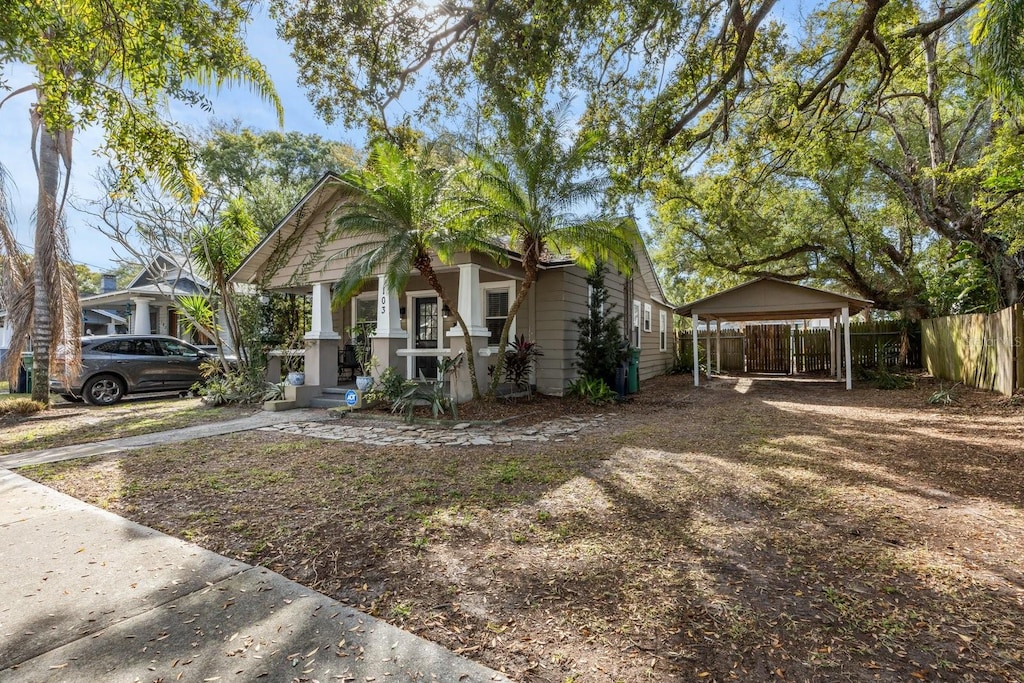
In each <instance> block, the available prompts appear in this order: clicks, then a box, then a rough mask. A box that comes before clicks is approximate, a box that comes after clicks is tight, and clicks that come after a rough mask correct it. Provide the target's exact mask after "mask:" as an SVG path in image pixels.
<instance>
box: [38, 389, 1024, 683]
mask: <svg viewBox="0 0 1024 683" xmlns="http://www.w3.org/2000/svg"><path fill="white" fill-rule="evenodd" d="M935 389H936V387H935V386H934V385H932V384H931V383H930V382H927V381H924V382H921V383H919V386H918V387H917V388H913V389H907V390H902V391H880V390H876V389H872V388H869V387H867V386H858V387H857V388H855V390H854V391H852V392H846V391H843V390H841V389H840V388H839V387H837V386H836V385H834V384H824V383H814V382H794V381H783V380H770V379H753V380H752V379H750V378H738V379H737V378H721V379H716V380H713V381H712V382H711V383H710V385H709V386H702V387H701V388H700V389H699V390H694V389H693V387H692V386H691V379H690V377H689V376H679V377H666V378H659V379H657V380H653V381H650V382H645V383H644V386H643V392H642V393H641V395H640V396H639V397H638V398H637V399H636V400H635V401H633V402H632V403H630V404H628V405H624V406H620V407H616V408H611V409H608V408H605V409H591V408H589V407H584V408H580V407H576V408H574V410H576V411H580V412H584V413H587V412H591V413H592V412H601V411H602V410H603V411H604V412H609V411H614V412H615V415H613V416H611V417H609V418H607V421H606V423H605V426H604V427H602V428H600V429H598V430H594V431H593V433H591V434H589V435H587V436H585V437H584V438H582V439H581V440H579V441H577V442H559V443H538V444H536V445H533V446H529V447H521V446H517V447H516V449H515V450H512V449H510V448H508V447H496V446H489V447H488V446H483V447H473V448H460V449H455V448H449V449H437V450H432V451H424V450H420V449H418V448H415V447H410V448H404V449H394V448H391V449H388V448H373V447H363V446H360V447H356V446H353V445H351V444H346V443H343V442H336V441H332V442H327V441H319V440H315V439H311V438H308V437H295V436H288V435H282V434H275V433H269V432H254V433H248V434H243V435H235V436H231V437H222V438H218V439H207V440H205V441H203V442H201V443H198V442H196V443H193V444H191V446H189V445H187V444H186V445H184V446H183V445H181V444H176V445H175V446H174V447H173V448H169V447H168V448H155V449H151V450H148V451H144V452H133V453H131V454H130V455H128V456H127V457H123V458H113V459H104V460H94V461H91V462H87V463H81V462H79V463H74V464H64V465H59V466H47V467H40V468H34V469H33V470H31V471H23V473H24V474H27V475H29V476H31V477H33V478H36V479H38V480H40V481H44V482H45V483H48V484H50V485H51V486H54V487H56V488H59V489H61V490H64V491H67V492H69V493H71V494H72V495H76V496H78V497H80V498H83V499H85V500H88V501H90V502H94V503H98V504H102V505H105V506H106V507H108V508H110V509H111V510H114V511H116V512H118V513H120V514H123V515H125V516H127V517H130V518H131V519H134V520H137V521H139V522H141V523H143V524H147V525H149V526H153V527H155V528H158V529H161V530H163V531H166V532H167V533H170V534H174V535H177V536H180V537H182V538H187V539H190V540H193V541H195V542H197V543H199V544H201V545H203V546H205V547H207V548H211V549H213V550H216V551H218V552H222V553H225V554H228V555H232V556H236V557H239V558H241V559H243V560H245V561H247V562H251V563H260V564H263V565H266V566H269V567H271V568H273V569H275V570H277V571H279V572H281V573H283V574H285V575H287V576H289V577H291V578H294V579H295V580H297V581H300V582H302V583H304V584H306V585H308V586H310V587H313V588H316V589H317V590H320V591H323V592H325V593H327V594H329V595H332V596H335V597H336V598H338V599H340V600H343V601H345V602H347V603H349V604H351V605H353V606H356V607H359V608H361V609H364V610H367V611H369V612H371V613H373V614H376V615H378V616H380V617H382V618H384V619H386V620H388V621H390V622H392V623H395V624H398V625H400V626H402V627H403V628H406V629H409V630H412V631H415V632H417V633H419V634H421V635H423V636H424V637H426V638H429V639H431V640H434V641H437V642H439V643H441V644H443V645H445V646H446V647H449V648H451V649H453V650H455V651H457V652H461V653H463V654H465V655H466V656H468V657H471V658H473V659H476V660H478V661H480V662H482V663H484V664H487V665H489V666H492V667H494V668H497V669H501V670H503V671H505V672H506V673H508V674H509V675H510V676H511V677H513V678H514V679H517V680H522V681H544V682H547V681H550V682H558V683H565V682H567V681H576V682H579V681H609V682H611V681H695V680H701V681H704V680H707V681H712V680H714V681H725V680H740V681H765V680H794V681H873V680H881V681H893V680H901V681H910V680H949V681H1004V680H1005V681H1024V662H1022V656H1024V566H1022V563H1024V478H1022V474H1024V447H1022V445H1024V408H1022V407H1020V406H1019V405H1014V403H1013V402H1010V401H1007V400H1005V399H1002V398H1000V397H998V396H992V395H987V394H981V393H976V392H966V391H965V392H960V400H959V402H958V403H957V404H954V405H951V406H935V405H930V404H929V403H928V402H927V400H926V399H927V398H928V397H929V396H930V395H931V394H932V393H933V392H934V391H935ZM560 403H561V402H558V401H555V402H547V403H545V402H544V401H541V402H539V403H537V404H535V405H534V406H533V407H531V406H530V404H518V405H517V406H515V407H513V408H510V410H512V411H519V412H520V414H522V413H528V414H532V415H534V417H532V418H531V417H529V416H527V417H524V418H521V419H520V420H519V421H518V422H517V424H519V425H522V424H523V423H525V422H529V421H531V420H539V419H547V418H548V417H549V416H551V415H553V414H557V413H558V412H559V409H558V408H557V406H558V405H559V404H560Z"/></svg>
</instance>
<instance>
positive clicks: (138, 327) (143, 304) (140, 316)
mask: <svg viewBox="0 0 1024 683" xmlns="http://www.w3.org/2000/svg"><path fill="white" fill-rule="evenodd" d="M152 300H153V299H151V298H149V297H148V296H136V297H132V303H133V304H135V310H134V311H132V315H134V316H135V317H134V318H132V333H133V334H152V333H153V330H152V328H151V327H150V324H149V303H150V302H151V301H152Z"/></svg>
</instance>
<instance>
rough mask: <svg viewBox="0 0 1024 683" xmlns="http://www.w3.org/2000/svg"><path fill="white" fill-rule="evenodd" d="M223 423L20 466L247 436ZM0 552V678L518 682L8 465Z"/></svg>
mask: <svg viewBox="0 0 1024 683" xmlns="http://www.w3.org/2000/svg"><path fill="white" fill-rule="evenodd" d="M267 415H268V416H272V415H273V413H268V414H267ZM260 417H262V415H261V416H260ZM289 419H292V418H289ZM233 422H234V423H235V424H236V426H237V424H238V422H239V421H237V420H236V421H233ZM225 424H230V423H225ZM224 426H225V425H208V426H205V427H204V428H190V429H189V430H184V429H183V430H179V431H177V432H173V433H163V434H156V435H148V436H146V437H132V438H131V439H118V440H116V441H113V440H112V441H110V442H106V443H105V444H104V445H102V446H100V445H98V444H91V446H97V449H90V448H87V447H76V448H78V450H77V451H73V452H69V451H68V450H67V449H54V450H53V451H50V452H46V451H42V452H35V453H24V454H20V456H21V457H19V460H20V462H21V464H30V463H35V462H52V461H54V460H63V459H69V458H73V457H83V456H85V455H96V454H100V453H106V452H111V451H116V450H123V449H124V448H137V447H141V446H144V445H149V444H150V443H168V442H169V441H182V440H185V439H191V438H197V437H199V436H203V435H207V434H222V433H228V432H229V431H238V429H229V430H224V429H223V428H224ZM218 427H220V428H221V429H220V430H217V428H218ZM246 428H249V429H251V428H252V426H248V427H246ZM197 430H198V431H201V432H202V433H197ZM147 439H148V440H149V441H145V440H147ZM125 442H131V443H132V444H133V445H130V446H126V445H123V444H124V443H125ZM108 449H109V450H108ZM57 451H63V452H57ZM0 462H2V463H3V464H4V465H8V460H7V459H5V460H3V461H0ZM0 547H2V548H3V552H2V554H0V683H3V682H6V681H33V682H35V681H68V682H72V681H74V682H77V681H112V682H121V681H124V682H125V683H128V682H129V681H167V682H170V681H195V682H197V683H198V682H200V681H240V682H241V681H275V682H276V681H321V682H325V681H360V682H363V681H378V682H381V683H386V682H388V681H507V680H508V679H507V678H505V677H504V676H503V675H501V674H498V673H497V672H494V671H492V670H490V669H487V668H486V667H483V666H481V665H479V664H476V663H475V662H472V661H470V660H467V659H465V658H462V657H459V656H457V655H455V654H454V653H452V652H449V651H448V650H446V649H444V648H443V647H441V646H439V645H436V644H434V643H431V642H429V641H426V640H423V639H422V638H419V637H418V636H415V635H413V634H411V633H407V632H405V631H402V630H400V629H398V628H395V627H394V626H390V625H388V624H386V623H384V622H382V621H380V620H378V619H375V618H373V617H370V616H368V615H366V614H363V613H361V612H357V611H356V610H353V609H352V608H350V607H347V606H345V605H342V604H341V603H339V602H337V601H335V600H332V599H330V598H328V597H327V596H325V595H322V594H320V593H317V592H316V591H313V590H309V589H307V588H304V587H303V586H300V585H299V584H297V583H294V582H293V581H289V580H288V579H286V578H284V577H283V576H281V575H279V574H276V573H274V572H272V571H270V570H268V569H264V568H262V567H252V566H250V565H247V564H245V563H243V562H239V561H236V560H231V559H229V558H226V557H223V556H221V555H218V554H216V553H213V552H210V551H208V550H204V549H203V548H200V547H199V546H196V545H194V544H191V543H186V542H184V541H180V540H178V539H175V538H171V537H170V536H167V535H164V534H162V533H159V532H157V531H154V530H153V529H150V528H147V527H144V526H141V525H139V524H136V523H134V522H131V521H128V520H126V519H123V518H121V517H118V516H117V515H114V514H111V513H109V512H106V511H104V510H100V509H99V508H96V507H93V506H91V505H87V504H85V503H83V502H81V501H79V500H76V499H74V498H71V497H70V496H66V495H64V494H62V493H58V492H57V491H54V490H52V489H50V488H48V487H46V486H43V485H41V484H37V483H35V482H33V481H30V480H28V479H25V478H24V477H21V476H19V475H17V474H14V473H12V472H10V471H9V470H5V469H2V468H0Z"/></svg>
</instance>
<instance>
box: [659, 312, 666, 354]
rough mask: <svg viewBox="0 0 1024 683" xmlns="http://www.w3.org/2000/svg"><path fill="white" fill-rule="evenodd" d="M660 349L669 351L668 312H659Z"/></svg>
mask: <svg viewBox="0 0 1024 683" xmlns="http://www.w3.org/2000/svg"><path fill="white" fill-rule="evenodd" d="M658 349H659V350H661V351H668V312H667V311H658Z"/></svg>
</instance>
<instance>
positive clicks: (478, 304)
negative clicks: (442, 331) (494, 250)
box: [448, 263, 512, 337]
mask: <svg viewBox="0 0 1024 683" xmlns="http://www.w3.org/2000/svg"><path fill="white" fill-rule="evenodd" d="M508 303H509V305H510V306H511V305H512V302H511V301H509V302H508ZM457 306H458V308H459V315H461V316H462V319H463V320H465V321H466V327H468V328H469V336H471V337H489V336H490V332H488V331H487V326H486V325H484V302H483V292H482V291H481V290H480V266H478V265H477V264H475V263H463V264H460V265H459V301H458V304H457ZM448 336H449V337H461V336H462V328H460V327H459V323H458V322H457V321H456V323H455V324H454V325H452V328H451V329H450V330H448Z"/></svg>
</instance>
